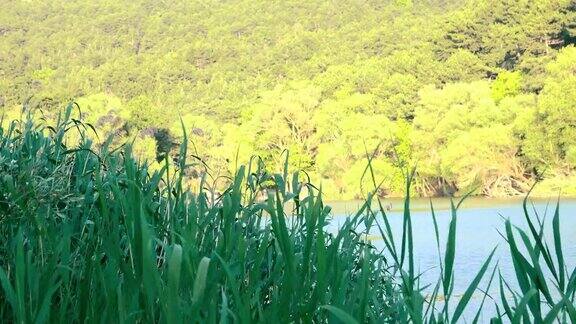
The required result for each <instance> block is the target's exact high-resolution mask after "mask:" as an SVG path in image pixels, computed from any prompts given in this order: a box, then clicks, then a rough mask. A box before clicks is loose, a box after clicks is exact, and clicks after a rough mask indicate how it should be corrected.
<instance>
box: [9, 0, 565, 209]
mask: <svg viewBox="0 0 576 324" xmlns="http://www.w3.org/2000/svg"><path fill="white" fill-rule="evenodd" d="M575 43H576V3H575V2H574V1H572V0H514V1H509V0H495V1H485V0H470V1H455V0H427V1H416V0H413V1H387V2H383V1H363V2H359V1H330V2H326V1H262V2H260V1H252V0H247V1H208V2H205V1H202V2H200V1H125V0H117V1H108V0H98V1H92V2H90V3H86V2H84V1H64V0H53V1H36V2H34V5H32V4H30V3H28V2H26V1H17V0H6V1H4V4H3V6H2V10H0V107H1V108H2V109H3V110H4V111H5V114H6V115H7V116H8V117H10V116H12V117H14V116H16V115H17V111H19V110H18V107H20V106H22V105H25V106H26V107H35V108H38V109H40V110H41V111H42V112H43V113H44V114H45V115H46V116H51V115H54V114H55V113H56V112H57V111H59V110H60V109H61V108H62V107H63V105H64V104H65V103H66V102H69V101H70V100H74V101H76V102H77V103H78V104H79V106H80V108H81V111H82V114H83V116H82V117H83V119H85V120H86V121H88V122H90V123H91V124H93V125H96V126H97V127H95V128H97V129H99V130H100V132H101V133H103V134H106V133H109V134H115V135H116V138H115V140H116V141H118V143H120V142H122V141H127V140H133V139H135V150H136V151H137V153H138V154H139V155H140V156H142V157H143V158H148V159H149V160H150V161H156V160H162V159H163V158H164V157H171V158H174V159H175V158H177V156H176V155H177V144H178V143H179V142H180V141H182V139H183V133H182V127H181V122H180V117H182V121H183V124H184V125H185V130H186V132H187V134H188V140H189V141H190V144H191V145H190V147H191V148H192V149H191V150H190V154H191V155H194V156H195V157H197V158H199V159H202V160H203V162H205V163H206V165H207V166H209V167H210V170H209V172H210V173H211V175H212V176H213V177H215V178H217V177H218V176H219V175H229V174H231V172H233V170H234V168H235V166H236V165H238V164H240V163H242V162H246V161H247V160H249V159H250V157H251V156H254V155H257V156H259V157H260V159H261V161H262V162H263V163H265V164H266V165H267V167H268V168H270V169H276V168H278V167H279V166H280V165H281V164H282V163H283V157H282V154H283V153H282V152H284V151H285V150H288V151H289V152H290V160H289V162H290V165H291V166H292V167H293V168H299V169H301V170H303V171H305V172H306V173H307V174H308V175H309V176H311V177H313V178H314V179H315V182H316V183H322V184H323V190H324V192H325V194H326V196H327V197H333V198H335V199H336V198H355V197H359V196H361V195H362V190H363V189H362V188H363V187H364V185H367V184H368V183H370V182H371V181H372V180H371V179H369V177H364V178H363V179H364V181H365V183H364V184H362V183H359V181H358V179H360V178H362V174H363V173H364V171H365V166H366V162H367V154H368V155H369V156H373V159H372V164H373V166H374V167H375V170H376V171H377V173H378V174H376V175H375V176H376V177H377V178H378V179H380V180H383V181H384V182H383V184H382V190H381V195H397V194H402V193H403V173H402V170H403V169H406V168H410V167H414V166H417V173H418V174H417V177H416V179H417V180H416V181H417V183H416V186H415V189H416V193H417V194H421V195H450V194H454V193H457V192H463V191H466V190H469V189H470V188H477V193H478V194H484V195H492V196H507V195H516V194H520V193H523V192H526V190H528V188H529V187H530V185H531V183H533V181H534V180H535V179H536V178H537V177H543V178H544V180H543V183H542V184H541V186H539V187H538V188H537V190H539V191H540V192H541V193H542V194H549V193H557V190H559V188H563V192H564V193H567V194H569V193H574V194H576V182H575V181H574V180H576V47H575V46H574V44H575ZM103 134H99V137H100V138H104V137H105V136H103ZM374 150H375V151H374ZM205 171H206V170H205V169H199V170H197V172H193V173H192V174H193V175H195V176H199V175H200V174H201V173H202V172H205Z"/></svg>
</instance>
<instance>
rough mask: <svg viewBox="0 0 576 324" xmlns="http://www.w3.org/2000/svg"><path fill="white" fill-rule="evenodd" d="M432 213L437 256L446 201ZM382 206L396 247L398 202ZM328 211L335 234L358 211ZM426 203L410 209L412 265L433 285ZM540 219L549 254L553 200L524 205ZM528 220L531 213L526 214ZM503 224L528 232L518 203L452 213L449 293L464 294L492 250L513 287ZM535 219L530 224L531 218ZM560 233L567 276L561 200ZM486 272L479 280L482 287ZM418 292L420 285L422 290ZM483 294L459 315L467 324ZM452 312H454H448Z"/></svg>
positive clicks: (472, 204) (470, 205)
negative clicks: (436, 231)
mask: <svg viewBox="0 0 576 324" xmlns="http://www.w3.org/2000/svg"><path fill="white" fill-rule="evenodd" d="M432 203H433V204H434V209H435V212H436V217H437V222H438V227H439V232H440V240H441V242H440V247H441V250H442V251H441V253H442V256H443V255H444V248H445V245H446V238H447V233H448V226H449V222H450V211H449V206H450V205H449V200H447V199H434V200H433V201H432ZM385 204H386V205H391V208H392V209H391V211H389V212H388V219H389V222H390V224H391V227H392V229H393V232H394V235H395V236H396V237H395V240H396V242H399V241H400V236H401V232H402V211H401V209H400V208H401V207H402V202H401V201H400V200H392V201H389V202H388V201H386V202H385ZM329 205H331V206H333V215H334V217H333V219H332V223H331V227H332V229H335V230H336V229H337V228H338V226H339V224H341V223H342V222H343V221H344V219H345V216H346V215H350V214H351V213H353V212H354V211H355V210H357V208H358V207H359V206H360V202H337V203H332V204H329ZM429 205H430V201H429V200H426V199H424V200H422V199H420V200H415V201H414V202H413V203H412V207H413V208H412V213H411V215H412V216H411V217H412V226H413V232H414V247H415V264H416V266H417V267H418V268H419V269H420V271H421V272H424V274H423V276H422V279H423V283H432V284H435V283H436V282H437V280H438V275H439V271H440V270H439V268H438V264H439V263H438V251H437V247H436V240H435V234H434V225H433V221H432V216H431V212H430V208H429ZM530 206H531V208H533V209H534V210H536V211H537V212H538V215H539V216H541V217H544V216H545V217H546V224H547V225H546V226H547V230H548V231H547V232H546V233H545V235H546V236H547V237H548V242H549V244H550V245H551V248H553V241H552V236H551V230H552V226H551V221H552V216H553V215H554V208H555V206H556V200H555V199H552V200H534V201H532V204H531V205H530ZM532 215H533V213H532ZM506 218H509V219H510V220H511V222H512V224H514V225H517V226H519V227H520V228H522V229H525V230H527V231H528V226H527V223H526V220H525V216H524V213H523V211H522V201H521V200H520V199H505V200H495V199H481V198H472V199H468V200H467V201H465V202H464V204H463V205H462V206H461V207H460V209H459V211H458V221H457V230H456V243H457V244H456V260H455V264H454V273H455V278H454V284H455V286H454V293H455V295H460V294H462V293H464V291H465V289H466V288H467V287H468V284H469V283H470V282H471V281H472V280H473V278H474V277H475V276H476V274H477V272H478V270H479V269H480V267H481V266H482V264H483V263H484V261H485V260H486V258H487V257H488V255H489V254H490V252H491V251H492V249H493V248H494V247H495V246H499V247H498V249H497V251H496V255H495V260H498V262H499V269H500V271H501V272H502V275H503V277H504V278H505V279H507V280H508V282H511V283H515V282H516V281H515V275H514V268H513V265H512V261H511V259H510V256H509V251H508V246H507V245H506V242H505V241H504V239H503V238H502V237H501V236H500V234H499V233H498V231H500V232H501V233H504V219H506ZM532 219H535V218H532ZM560 231H561V235H562V238H563V241H562V242H563V252H564V257H565V259H566V262H567V266H568V270H569V271H572V269H574V266H576V199H573V198H564V199H561V200H560ZM370 233H371V234H372V235H373V236H372V242H373V244H374V245H375V246H377V247H379V248H383V247H384V244H383V242H382V240H381V239H379V234H378V233H379V232H378V230H377V229H372V230H371V231H370ZM489 272H491V271H487V273H486V275H485V280H484V284H483V285H481V287H485V286H486V283H487V281H488V277H489V276H490V273H489ZM496 276H497V274H496ZM496 279H497V277H496V278H495V280H494V282H493V283H492V287H491V289H490V293H491V294H495V295H494V296H495V297H496V299H498V298H497V296H498V291H499V290H498V284H497V281H496ZM423 286H424V285H423ZM482 296H483V294H482V293H480V292H478V293H477V294H475V295H474V297H473V300H472V302H471V303H472V305H471V306H472V307H469V308H468V311H467V312H466V313H465V314H464V316H465V317H467V318H466V319H467V320H468V321H469V322H470V321H471V319H472V318H473V317H474V315H475V309H476V308H477V307H475V306H477V305H479V304H480V302H481V298H482ZM492 305H493V303H492V302H491V301H490V300H489V299H487V300H486V304H485V309H484V311H483V312H482V316H483V320H482V321H481V322H486V321H488V320H489V316H490V315H492V314H494V313H495V309H494V307H493V306H492ZM451 308H452V309H454V306H452V307H451Z"/></svg>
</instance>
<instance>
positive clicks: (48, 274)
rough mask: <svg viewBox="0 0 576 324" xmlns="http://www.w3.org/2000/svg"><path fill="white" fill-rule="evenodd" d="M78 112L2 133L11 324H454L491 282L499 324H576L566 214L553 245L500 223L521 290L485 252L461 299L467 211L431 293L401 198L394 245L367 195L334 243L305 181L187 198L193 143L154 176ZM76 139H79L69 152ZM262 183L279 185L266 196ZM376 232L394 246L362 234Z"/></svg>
mask: <svg viewBox="0 0 576 324" xmlns="http://www.w3.org/2000/svg"><path fill="white" fill-rule="evenodd" d="M71 114H72V107H69V108H68V109H67V110H66V112H65V113H63V114H62V116H60V118H59V120H58V122H57V123H56V125H55V126H54V127H50V126H46V125H44V124H43V123H36V122H33V121H31V120H25V121H21V122H13V123H11V124H9V126H7V127H5V128H3V129H1V130H0V132H1V133H0V239H1V243H0V283H1V286H2V289H1V290H0V321H2V322H17V323H32V322H33V323H46V322H73V323H77V322H90V323H115V322H119V323H136V322H137V323H142V322H150V323H152V322H154V323H156V322H157V323H184V322H186V323H254V322H262V323H269V322H274V321H279V322H282V323H289V322H295V323H301V322H302V323H328V322H329V323H338V322H342V323H382V322H415V323H422V322H427V323H428V322H430V323H437V322H443V323H447V322H456V321H458V320H462V319H463V318H462V314H463V312H464V310H465V309H466V307H469V306H468V304H469V300H470V298H471V296H472V294H473V293H477V292H478V291H486V290H487V287H486V286H489V285H496V284H498V285H499V286H500V291H501V295H500V296H487V295H486V294H485V297H484V299H483V302H482V304H484V303H485V302H486V303H488V302H491V303H494V301H493V299H496V300H497V305H498V306H497V310H498V313H497V314H494V319H493V321H495V322H501V321H505V322H507V321H512V322H517V323H520V322H528V321H537V322H539V321H542V322H555V321H556V322H557V321H560V322H568V321H575V320H576V311H575V309H574V290H575V288H576V274H575V272H574V270H573V269H567V267H566V265H565V263H564V258H563V255H562V240H561V237H560V232H559V226H560V224H559V215H558V209H557V210H556V213H555V214H554V219H553V233H554V235H553V236H554V237H553V242H552V243H548V242H546V241H545V240H544V238H543V234H542V233H543V226H542V225H540V224H541V222H539V221H537V220H536V221H535V220H533V219H531V218H530V217H529V216H528V215H529V213H528V210H527V208H526V215H527V216H526V220H527V224H528V226H529V227H528V228H529V231H522V230H520V229H519V228H516V227H515V226H514V225H513V224H510V223H509V222H506V223H505V226H504V230H503V235H504V236H505V237H506V239H507V242H508V249H509V250H510V254H511V255H512V258H513V262H514V268H515V270H516V278H515V280H516V282H515V283H514V284H511V283H508V282H506V281H505V280H504V279H503V278H502V277H501V276H499V275H498V271H497V267H496V266H495V263H496V262H495V260H493V257H492V255H490V256H488V257H487V260H486V262H485V264H484V266H483V267H481V269H478V275H477V277H476V279H475V280H474V281H473V282H471V283H470V286H469V288H468V289H467V290H466V292H465V293H464V294H463V295H462V296H458V297H456V296H453V295H454V294H453V280H454V276H455V275H457V274H454V273H453V270H452V269H453V264H454V258H455V253H454V251H455V245H456V244H457V238H456V226H457V213H456V211H457V207H458V204H454V205H453V207H452V215H453V216H452V217H453V218H452V222H451V224H450V229H449V234H448V240H447V246H446V248H445V253H444V254H443V255H439V260H440V261H439V266H440V267H441V278H439V280H438V282H437V283H433V285H432V286H428V284H429V283H423V282H420V280H419V273H417V271H416V269H415V265H414V263H415V260H414V256H413V252H414V251H413V246H412V230H411V220H410V200H409V199H408V198H407V199H406V201H405V209H404V225H403V228H402V229H401V230H402V240H401V241H399V242H395V241H394V240H393V239H392V237H393V235H392V229H391V228H390V225H389V223H388V221H387V218H386V216H385V215H386V214H385V210H384V208H383V207H382V205H381V204H380V201H379V200H378V199H376V198H375V197H373V196H371V195H369V196H368V197H367V199H366V202H365V204H364V205H363V206H362V207H361V208H360V209H359V210H358V212H357V213H356V214H354V215H351V216H350V217H348V218H347V220H346V221H345V222H344V224H343V225H342V226H341V228H340V230H339V231H338V233H337V234H331V233H330V232H329V231H328V229H327V224H328V222H329V221H330V215H331V214H330V208H329V207H328V206H326V205H324V203H323V202H322V197H321V194H320V191H319V190H318V189H317V188H316V187H314V186H313V185H311V184H309V183H306V182H302V180H301V179H299V178H298V173H295V174H294V175H288V173H287V170H284V171H283V173H282V174H269V173H267V172H265V171H264V169H263V168H262V167H261V165H259V164H258V163H253V164H250V165H248V166H247V167H240V168H239V169H238V170H237V173H236V176H235V177H234V178H233V179H232V180H231V183H230V186H229V187H228V189H227V190H225V191H224V192H223V193H222V194H221V195H220V196H218V197H217V199H212V197H213V194H212V193H211V192H210V191H209V190H205V189H201V190H200V192H199V193H197V194H193V193H192V192H190V191H189V190H187V189H186V188H187V187H186V181H187V180H186V179H185V177H184V176H183V174H184V172H181V171H183V170H185V169H186V168H188V167H190V165H191V164H192V163H193V161H186V159H185V157H186V156H187V152H186V149H187V148H186V145H182V146H181V147H180V153H179V155H178V156H179V157H180V159H179V160H178V161H177V162H176V163H172V162H168V160H167V161H166V163H165V166H164V167H163V168H162V169H161V170H159V171H153V172H152V171H150V170H149V169H148V167H147V165H146V164H145V163H140V162H139V161H138V160H137V159H135V158H134V157H133V155H132V153H131V150H130V146H129V145H125V146H121V147H119V148H114V149H112V147H111V144H110V143H111V141H108V142H106V143H105V144H103V145H101V146H98V147H97V146H96V145H94V144H93V143H92V142H91V141H90V140H89V139H87V138H86V137H84V136H83V135H82V134H85V133H86V132H91V131H93V130H92V129H91V128H90V127H89V125H84V124H82V123H81V122H79V121H77V120H74V119H72V118H71V117H70V116H71ZM71 132H75V133H76V134H81V136H80V137H81V140H80V142H79V143H75V145H74V146H67V145H66V143H67V141H66V137H67V136H69V134H70V133H71ZM183 142H184V143H186V140H184V141H183ZM370 171H371V167H370V161H369V163H368V167H367V174H368V175H369V174H370ZM411 177H412V176H411V175H409V176H408V177H407V178H408V181H407V190H409V189H410V183H411ZM200 181H201V182H202V184H201V185H200V188H204V187H205V185H204V184H205V183H204V182H203V181H204V179H201V180H200ZM271 184H272V186H271ZM265 187H266V188H270V187H272V188H273V190H267V191H266V192H267V196H266V197H264V198H265V199H262V197H261V196H260V195H261V192H262V189H263V188H265ZM408 196H409V195H407V197H408ZM288 208H289V210H290V212H288V213H287V212H286V210H287V209H288ZM431 214H432V216H434V211H433V209H432V212H431ZM370 228H376V229H378V231H379V232H380V234H381V236H382V239H383V240H384V243H385V247H386V248H385V250H383V251H382V250H379V249H377V248H375V247H374V246H372V245H371V244H370V241H369V240H367V234H368V229H370ZM436 237H437V241H436V242H431V243H430V244H439V243H438V242H439V241H440V240H439V238H438V229H437V228H436ZM520 246H521V247H520ZM440 250H441V249H440V246H439V245H438V251H440ZM439 254H440V252H439ZM548 272H549V273H551V274H552V277H551V278H550V277H549V276H545V275H544V274H545V273H548ZM516 286H517V287H519V289H518V290H515V289H514V288H512V287H516ZM425 291H426V292H425ZM430 291H431V293H430ZM509 296H512V297H511V298H510V297H509ZM440 299H443V302H441V303H440V302H438V301H439V300H440ZM478 314H480V310H478ZM478 316H479V315H478ZM478 316H477V317H476V318H475V319H474V318H470V319H467V320H468V321H474V320H478V318H479V317H478Z"/></svg>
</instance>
